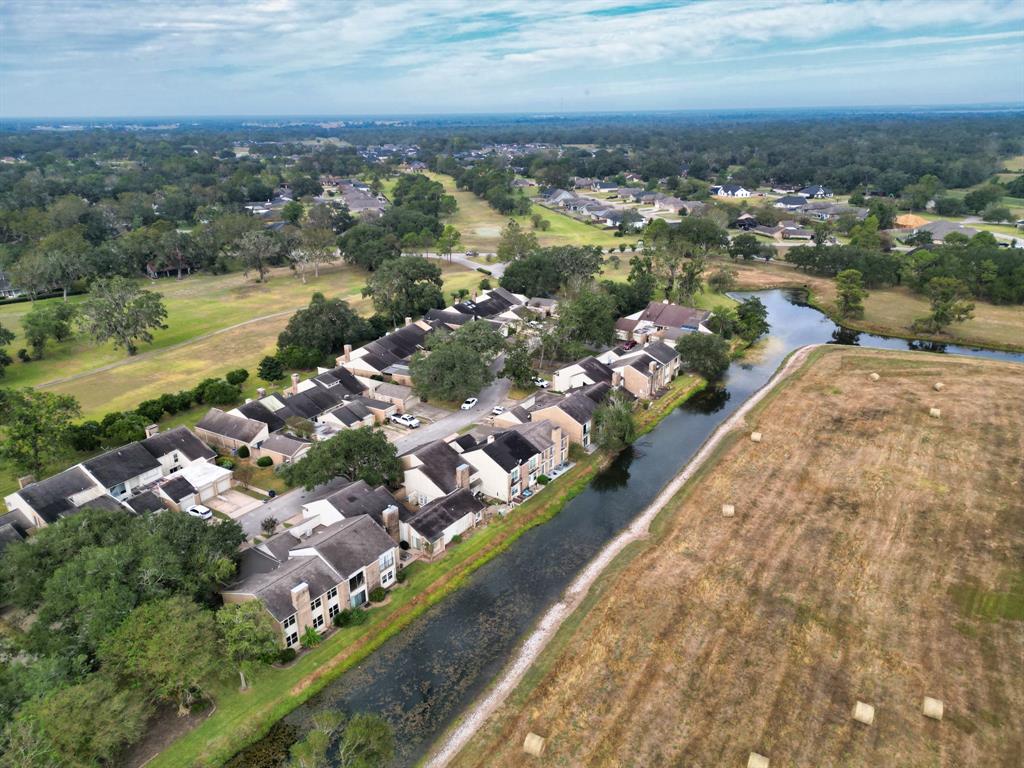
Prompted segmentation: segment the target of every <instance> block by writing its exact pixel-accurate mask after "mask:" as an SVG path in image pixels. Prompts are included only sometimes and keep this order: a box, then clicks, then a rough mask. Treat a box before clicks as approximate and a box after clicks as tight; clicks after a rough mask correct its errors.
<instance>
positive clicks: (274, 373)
mask: <svg viewBox="0 0 1024 768" xmlns="http://www.w3.org/2000/svg"><path fill="white" fill-rule="evenodd" d="M257 373H258V374H259V377H260V378H261V379H263V380H264V381H266V382H274V381H278V380H280V379H283V378H284V366H283V365H282V364H281V361H280V360H278V359H277V358H276V357H274V356H273V355H267V356H266V357H264V358H263V359H262V360H260V365H259V368H258V369H257Z"/></svg>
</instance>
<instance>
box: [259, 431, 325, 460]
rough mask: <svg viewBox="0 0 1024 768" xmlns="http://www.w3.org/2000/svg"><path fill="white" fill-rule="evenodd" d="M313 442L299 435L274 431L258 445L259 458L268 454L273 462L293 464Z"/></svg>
mask: <svg viewBox="0 0 1024 768" xmlns="http://www.w3.org/2000/svg"><path fill="white" fill-rule="evenodd" d="M312 446H313V444H312V443H311V442H310V441H309V440H306V439H304V438H301V437H292V436H291V435H283V434H280V433H274V434H272V435H270V437H268V438H267V439H266V440H264V441H263V445H261V446H260V449H259V453H260V458H262V457H263V456H269V457H270V459H271V460H272V461H273V462H274V464H293V463H295V462H296V461H298V460H299V459H301V458H302V457H303V456H305V455H306V454H307V453H309V449H310V448H311V447H312Z"/></svg>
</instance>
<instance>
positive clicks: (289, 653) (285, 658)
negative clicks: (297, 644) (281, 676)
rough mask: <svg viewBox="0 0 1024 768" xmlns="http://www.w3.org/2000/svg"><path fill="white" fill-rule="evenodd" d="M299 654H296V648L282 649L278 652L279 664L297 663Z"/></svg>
mask: <svg viewBox="0 0 1024 768" xmlns="http://www.w3.org/2000/svg"><path fill="white" fill-rule="evenodd" d="M297 655H298V654H297V653H295V649H294V648H282V649H281V650H280V651H278V652H277V663H278V664H288V663H289V662H292V661H295V657H296V656H297Z"/></svg>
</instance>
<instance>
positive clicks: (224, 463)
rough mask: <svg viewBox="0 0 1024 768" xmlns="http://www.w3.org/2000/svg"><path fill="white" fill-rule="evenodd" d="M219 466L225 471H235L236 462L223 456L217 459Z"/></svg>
mask: <svg viewBox="0 0 1024 768" xmlns="http://www.w3.org/2000/svg"><path fill="white" fill-rule="evenodd" d="M217 466H218V467H224V469H234V468H235V462H233V461H232V460H231V459H229V458H228V457H227V456H221V457H220V458H219V459H217Z"/></svg>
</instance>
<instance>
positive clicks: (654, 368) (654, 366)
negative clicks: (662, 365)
mask: <svg viewBox="0 0 1024 768" xmlns="http://www.w3.org/2000/svg"><path fill="white" fill-rule="evenodd" d="M647 370H648V371H650V372H651V373H654V372H655V371H657V370H658V364H657V363H656V362H655V361H654V360H651V362H649V363H648V364H647Z"/></svg>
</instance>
